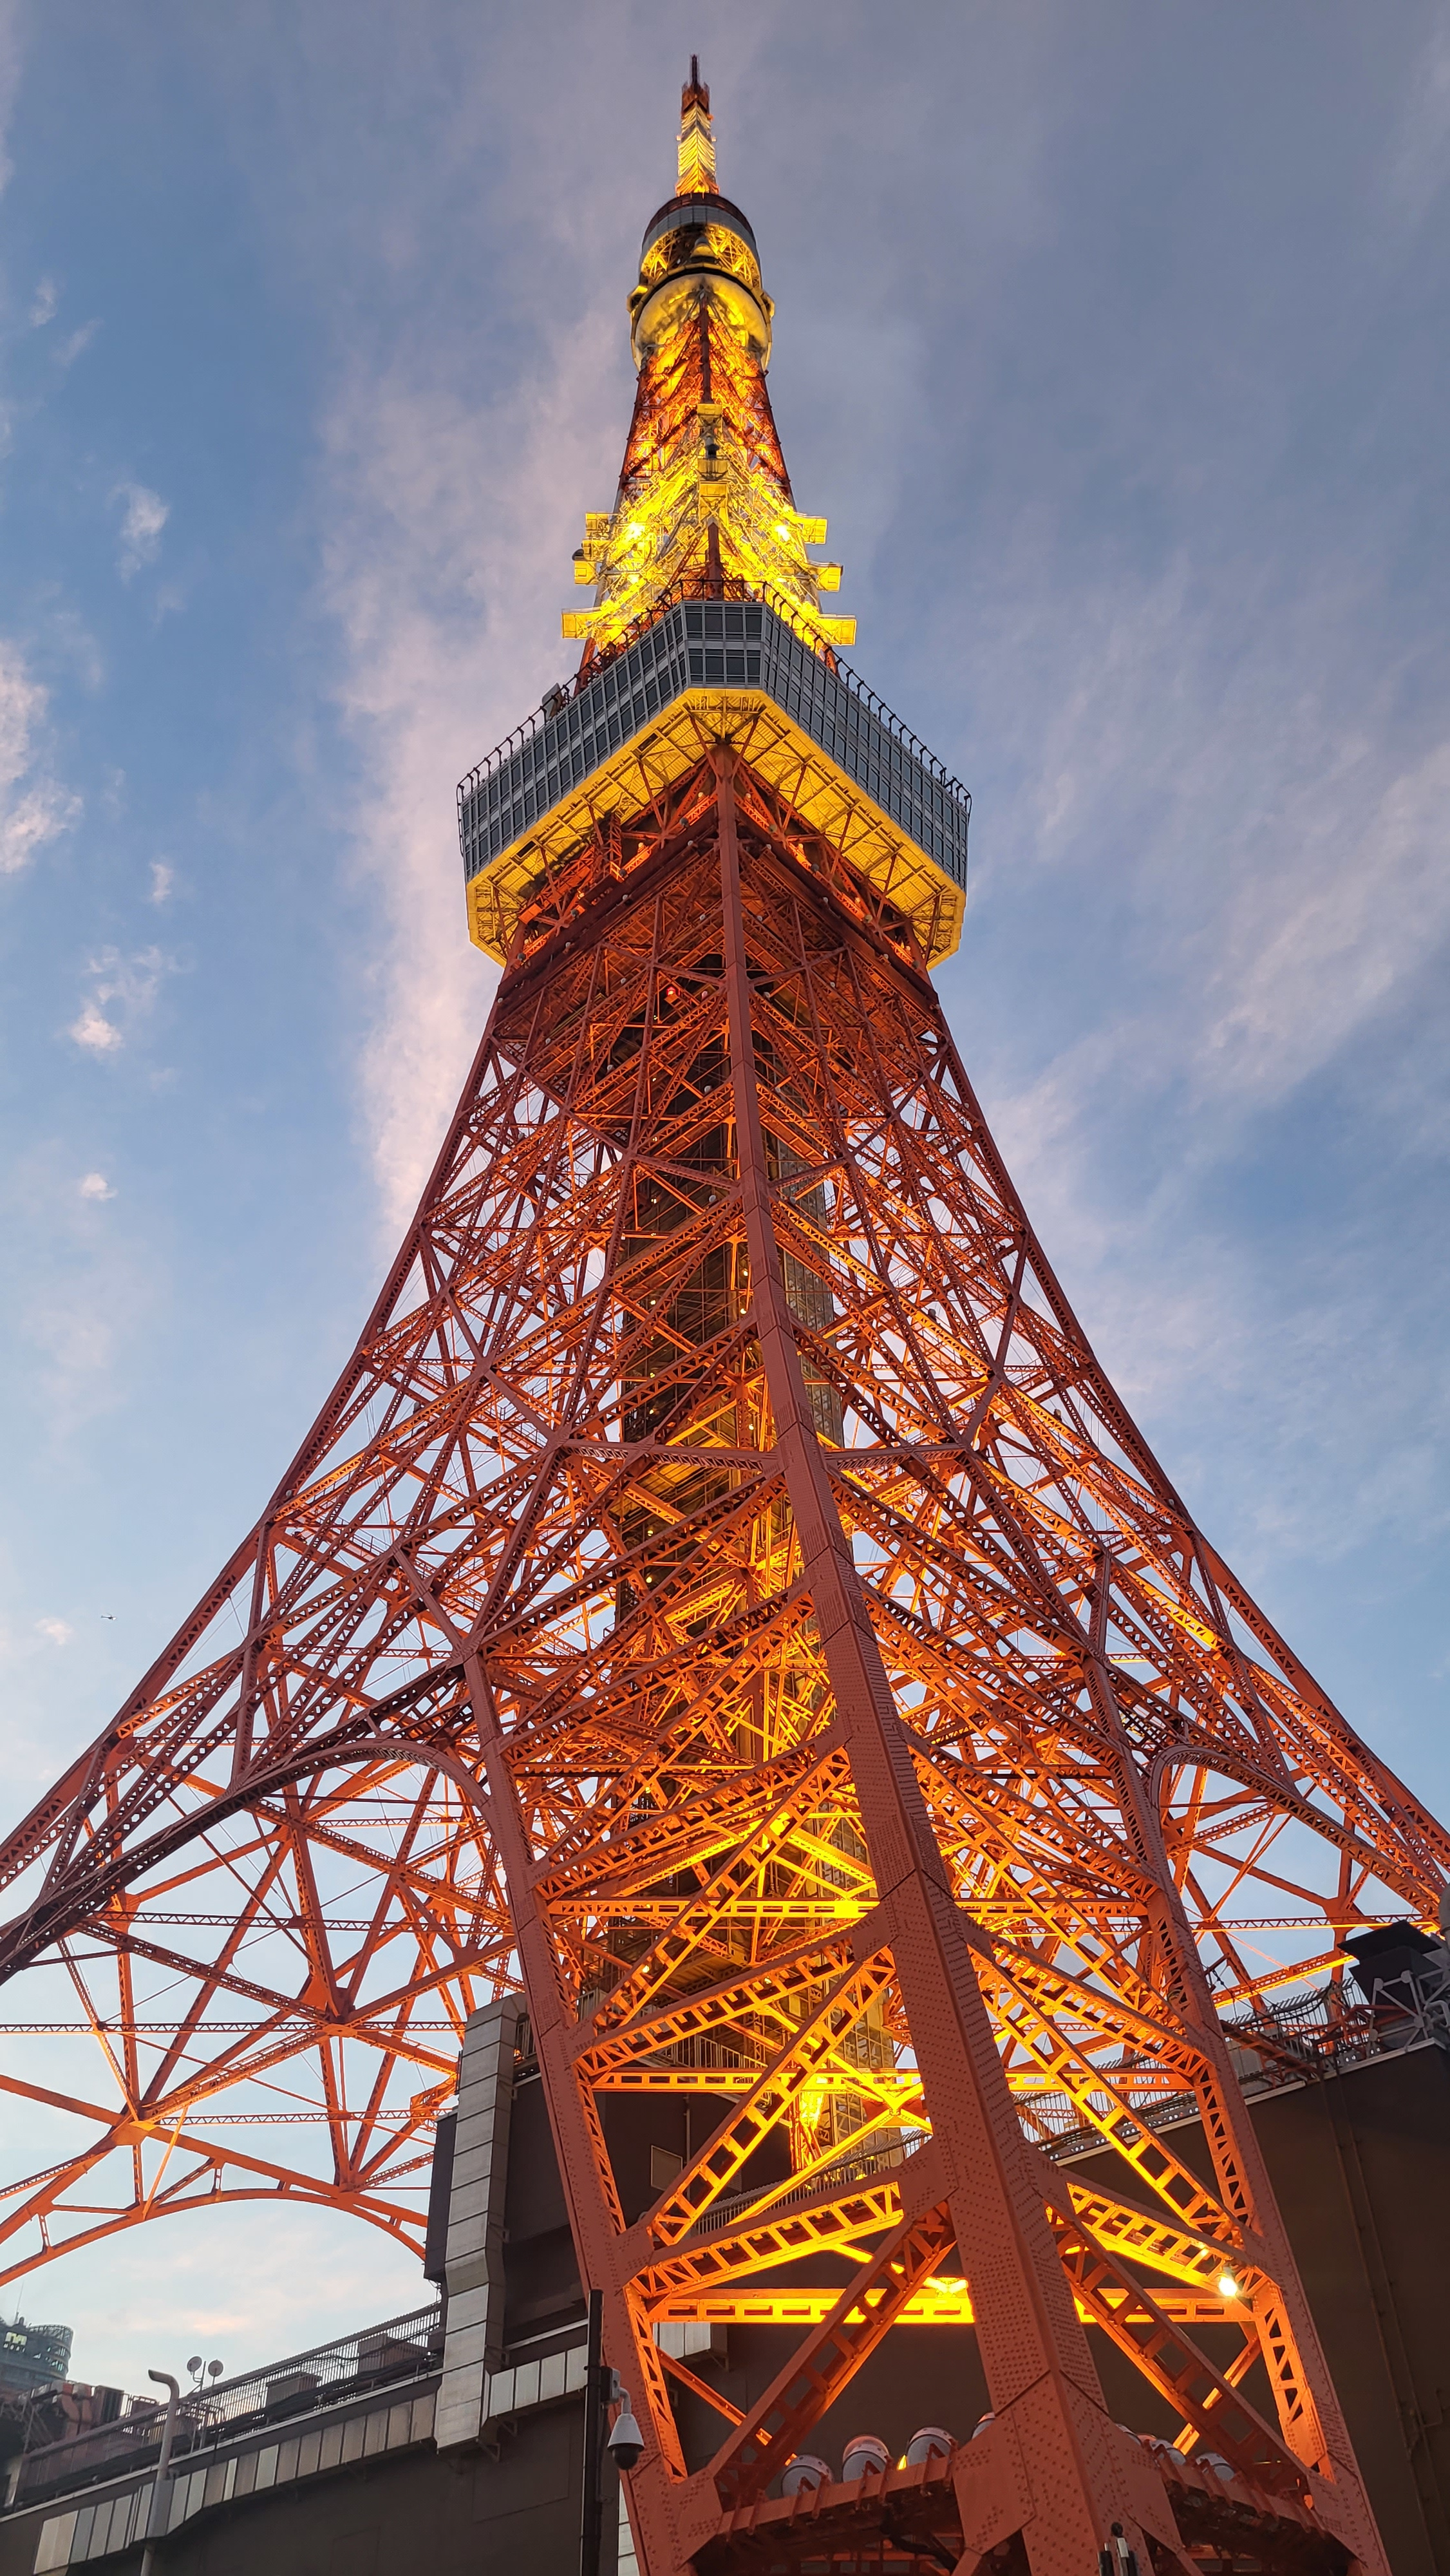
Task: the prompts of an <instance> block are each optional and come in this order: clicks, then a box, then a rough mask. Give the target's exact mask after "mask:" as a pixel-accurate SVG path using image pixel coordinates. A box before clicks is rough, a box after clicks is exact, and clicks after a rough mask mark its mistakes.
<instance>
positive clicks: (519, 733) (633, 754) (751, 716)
mask: <svg viewBox="0 0 1450 2576" xmlns="http://www.w3.org/2000/svg"><path fill="white" fill-rule="evenodd" d="M721 741H729V742H731V743H734V744H735V745H736V746H737V748H738V749H739V751H740V753H741V755H742V757H743V758H745V759H746V760H748V761H749V763H750V765H751V767H752V768H753V769H755V770H756V771H757V772H758V773H759V774H760V775H761V776H763V777H764V778H765V779H766V780H767V781H768V783H769V784H770V785H771V786H773V787H774V788H776V789H777V791H778V792H779V793H780V794H781V795H782V796H783V797H784V798H785V799H786V801H787V803H788V804H789V805H790V807H791V808H792V809H793V810H794V811H795V812H796V813H797V814H798V815H799V816H800V817H801V820H802V822H803V824H804V825H806V826H807V827H808V829H809V830H811V831H812V832H817V833H819V834H821V835H822V837H823V838H825V839H826V840H828V841H830V842H831V843H832V844H833V846H834V847H835V848H836V849H837V850H839V851H840V852H841V854H842V856H843V857H844V858H846V859H847V860H848V861H849V863H850V864H851V865H852V866H853V867H854V868H856V869H857V870H858V871H859V872H860V873H861V875H863V876H864V877H866V878H867V879H868V880H869V882H870V883H871V884H872V885H873V886H874V887H876V888H877V889H878V890H879V891H880V892H881V893H883V894H885V895H886V896H887V897H888V898H889V900H890V901H891V902H892V903H893V904H894V905H895V906H896V908H897V910H898V911H900V912H901V913H903V914H905V915H906V916H907V918H908V919H909V920H910V921H911V924H912V928H913V930H914V932H915V934H916V938H917V941H918V943H919V945H920V947H921V949H922V952H923V954H924V955H925V957H926V958H927V960H928V962H929V963H931V964H935V963H936V962H937V961H938V960H939V959H941V958H943V957H947V956H950V954H951V952H952V950H953V949H954V948H955V947H956V945H957V942H958V940H959V939H960V937H961V926H962V915H963V910H964V902H965V890H966V882H967V826H968V821H969V818H970V814H971V802H972V800H971V797H970V796H969V794H968V793H967V790H966V789H965V787H963V786H962V785H961V783H960V781H959V780H957V779H955V778H952V777H950V776H949V775H948V773H947V771H946V770H945V769H944V768H943V766H942V764H941V762H940V761H939V760H937V759H936V758H935V757H934V755H933V754H932V753H931V752H930V751H928V750H927V748H926V745H925V744H924V743H922V742H919V741H918V739H917V737H916V735H915V734H914V733H912V732H911V731H910V729H909V727H907V726H906V725H904V724H903V723H902V722H901V720H900V718H899V717H897V716H894V715H893V714H892V713H891V711H890V709H889V708H888V707H886V706H884V705H883V704H882V702H881V700H880V699H879V698H878V697H877V696H876V695H875V692H874V691H873V690H871V689H868V688H867V687H866V685H865V683H864V681H862V680H860V679H858V678H857V676H856V674H855V673H854V672H853V671H850V670H848V669H847V668H846V667H845V665H844V664H842V663H840V662H838V661H834V660H833V659H828V658H827V657H826V656H824V655H823V654H822V653H821V652H819V651H818V650H817V649H816V648H815V647H814V646H813V645H811V644H810V643H807V642H805V641H803V640H802V638H801V637H800V636H799V635H798V634H796V633H795V631H794V630H793V628H792V627H791V626H790V625H789V624H788V623H787V621H786V620H785V618H783V617H781V616H779V615H777V613H776V611H775V610H774V609H773V608H772V607H771V606H770V605H769V603H768V602H767V601H764V600H755V599H743V600H719V599H685V600H677V601H675V602H674V603H673V604H672V605H670V606H669V607H667V608H665V609H663V610H662V611H661V613H660V615H659V616H658V617H656V618H654V619H653V620H652V621H651V622H650V623H649V624H648V625H647V626H646V627H645V628H644V629H643V631H642V632H641V633H640V634H639V635H637V636H636V637H635V638H634V640H633V642H632V643H630V644H628V645H627V646H626V647H625V648H624V650H623V651H621V652H620V653H618V654H616V655H615V656H614V657H613V658H612V659H611V660H610V661H609V662H608V663H607V664H606V665H605V667H604V669H603V670H601V671H599V672H598V673H597V674H595V675H593V676H590V675H588V674H586V675H584V676H582V677H581V679H580V680H578V681H577V682H576V683H575V684H574V685H573V687H572V688H561V689H556V690H553V691H551V692H550V694H549V696H548V697H547V698H546V699H545V701H544V703H543V705H542V706H541V707H540V708H539V709H538V710H537V712H536V713H535V714H533V715H531V716H530V717H529V718H528V719H527V720H526V722H525V723H523V724H522V725H520V726H519V727H518V728H517V730H516V731H515V732H513V733H512V734H510V735H509V737H508V739H507V741H505V742H502V743H500V744H499V746H498V748H497V750H496V751H493V752H491V753H490V754H489V757H488V758H487V760H484V761H481V762H480V763H479V766H478V767H477V768H476V769H474V770H471V771H470V773H469V775H468V776H467V778H465V779H464V780H463V782H462V784H461V785H460V787H459V790H458V829H459V840H460V844H461V846H462V851H463V866H464V874H465V878H466V880H467V886H468V914H469V930H470V934H471V936H472V937H473V939H474V940H475V941H476V942H477V944H478V946H479V947H480V948H483V949H484V950H486V951H487V953H488V954H489V955H490V956H491V957H495V958H498V959H499V960H500V961H502V960H503V958H504V957H505V955H506V954H507V950H508V945H509V941H510V938H511V936H512V932H513V927H514V924H515V923H516V921H517V919H518V916H519V913H520V911H521V910H522V908H523V907H524V906H525V905H526V904H528V903H530V902H531V901H533V900H534V899H535V898H536V897H537V896H539V895H540V894H542V893H543V892H544V890H545V888H546V886H547V882H548V880H549V878H550V877H552V876H554V875H555V874H557V873H558V872H559V871H560V870H561V869H563V868H564V867H565V866H567V865H568V864H569V863H570V861H571V860H572V859H573V857H574V856H575V854H576V852H577V850H578V847H579V844H580V843H581V841H583V840H584V839H585V838H586V837H587V836H589V835H590V834H592V833H593V832H594V831H595V830H596V829H597V828H598V826H599V825H600V824H601V823H602V822H604V821H605V819H606V818H609V817H612V818H614V819H615V820H616V821H617V822H618V823H620V824H621V825H627V824H629V823H630V822H631V821H632V820H633V819H634V818H635V817H636V816H637V815H639V814H641V813H643V812H644V811H645V810H646V808H647V807H648V806H649V804H650V803H651V802H652V800H653V799H654V798H655V797H657V796H658V795H659V794H660V792H661V790H663V789H665V788H668V787H669V786H670V785H671V784H672V783H673V781H674V780H675V779H676V778H678V777H680V776H682V775H683V774H684V772H685V771H686V770H687V769H690V768H693V767H694V765H695V764H696V762H697V761H699V760H700V758H701V757H702V756H703V754H704V753H705V752H706V751H707V750H708V749H709V747H710V745H711V744H714V743H719V742H721Z"/></svg>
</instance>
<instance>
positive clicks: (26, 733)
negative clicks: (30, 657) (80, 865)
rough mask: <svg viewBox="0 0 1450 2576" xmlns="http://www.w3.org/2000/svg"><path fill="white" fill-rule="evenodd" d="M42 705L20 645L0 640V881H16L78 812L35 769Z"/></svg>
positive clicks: (75, 800) (74, 799)
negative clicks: (39, 851)
mask: <svg viewBox="0 0 1450 2576" xmlns="http://www.w3.org/2000/svg"><path fill="white" fill-rule="evenodd" d="M47 704H48V699H47V694H46V691H45V690H44V688H42V686H41V684H40V682H39V681H38V680H36V679H34V678H32V676H31V673H30V670H29V668H28V666H27V663H26V659H25V655H24V653H23V652H22V651H21V648H20V646H19V645H18V644H17V643H15V642H14V641H13V640H12V639H10V638H8V637H0V876H17V875H18V874H19V872H20V870H21V869H22V868H24V867H26V866H28V865H29V862H30V861H31V859H33V858H34V856H35V853H36V851H37V850H40V849H43V848H44V847H45V844H46V842H47V841H53V840H55V839H56V838H57V837H58V836H59V834H60V833H62V832H64V831H65V830H67V829H68V827H69V826H70V824H72V823H73V822H74V821H75V819H76V816H77V815H78V814H79V812H80V810H81V804H80V798H79V797H78V796H74V795H72V794H71V792H70V790H69V789H68V788H65V787H62V786H61V785H60V784H59V783H58V782H57V780H55V779H54V778H52V777H50V776H48V775H47V774H46V772H45V770H44V768H43V766H42V764H41V760H40V745H39V739H38V738H39V736H40V733H41V729H42V725H43V720H44V717H45V711H46V706H47Z"/></svg>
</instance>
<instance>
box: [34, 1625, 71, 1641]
mask: <svg viewBox="0 0 1450 2576" xmlns="http://www.w3.org/2000/svg"><path fill="white" fill-rule="evenodd" d="M35 1633H36V1635H37V1637H44V1638H46V1639H47V1640H48V1642H49V1643H50V1644H51V1645H52V1646H68V1645H69V1644H70V1641H71V1638H72V1636H73V1634H74V1630H73V1629H71V1628H69V1627H68V1626H67V1624H66V1622H65V1620H64V1619H37V1620H36V1623H35Z"/></svg>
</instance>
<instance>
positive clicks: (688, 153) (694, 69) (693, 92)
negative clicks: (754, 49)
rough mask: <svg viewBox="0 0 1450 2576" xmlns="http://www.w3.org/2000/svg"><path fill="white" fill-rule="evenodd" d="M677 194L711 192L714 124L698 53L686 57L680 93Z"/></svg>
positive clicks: (713, 187) (713, 177)
mask: <svg viewBox="0 0 1450 2576" xmlns="http://www.w3.org/2000/svg"><path fill="white" fill-rule="evenodd" d="M679 193H680V195H681V196H682V197H713V196H714V194H715V125H714V120H713V118H712V117H711V114H710V92H709V89H708V87H707V86H706V84H705V82H704V81H702V80H701V78H700V57H699V55H698V54H691V56H690V77H689V79H688V80H687V81H686V83H685V86H684V88H683V89H682V91H681V92H680V158H679Z"/></svg>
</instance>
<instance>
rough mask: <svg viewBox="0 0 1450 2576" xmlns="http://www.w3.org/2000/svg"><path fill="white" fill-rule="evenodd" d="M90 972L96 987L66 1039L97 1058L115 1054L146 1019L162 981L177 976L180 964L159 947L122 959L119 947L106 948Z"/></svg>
mask: <svg viewBox="0 0 1450 2576" xmlns="http://www.w3.org/2000/svg"><path fill="white" fill-rule="evenodd" d="M86 971H87V973H88V974H89V975H90V977H91V979H92V982H91V989H90V991H89V993H87V995H86V996H85V999H84V1000H83V1002H82V1003H81V1007H80V1010H79V1011H78V1012H77V1014H76V1017H75V1018H74V1019H73V1020H72V1021H71V1023H70V1026H69V1028H68V1029H67V1030H66V1035H67V1037H69V1038H73V1039H74V1040H75V1043H76V1045H77V1046H79V1047H86V1048H88V1049H89V1050H90V1051H91V1053H92V1054H94V1055H114V1054H115V1052H116V1050H117V1049H118V1048H119V1047H122V1046H124V1045H125V1043H126V1039H127V1037H128V1036H129V1035H130V1034H131V1032H132V1030H133V1029H134V1028H135V1026H136V1024H137V1023H138V1022H139V1021H141V1020H144V1019H145V1017H146V1016H147V1013H148V1012H149V1011H150V1009H151V1007H152V1005H153V1003H154V1002H155V999H156V995H157V993H158V991H159V990H160V987H161V983H162V980H163V978H164V977H165V976H167V975H174V974H175V973H176V972H177V965H176V960H175V959H174V958H172V957H165V956H163V955H162V952H161V950H160V949H159V948H143V949H140V950H138V951H137V953H136V954H135V955H134V956H132V957H123V956H122V955H121V952H120V950H119V949H117V948H103V949H101V950H100V951H99V952H98V953H97V955H96V956H94V957H93V958H92V959H91V961H90V964H89V966H88V968H87V970H86ZM108 1013H110V1014H112V1016H109V1017H108Z"/></svg>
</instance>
